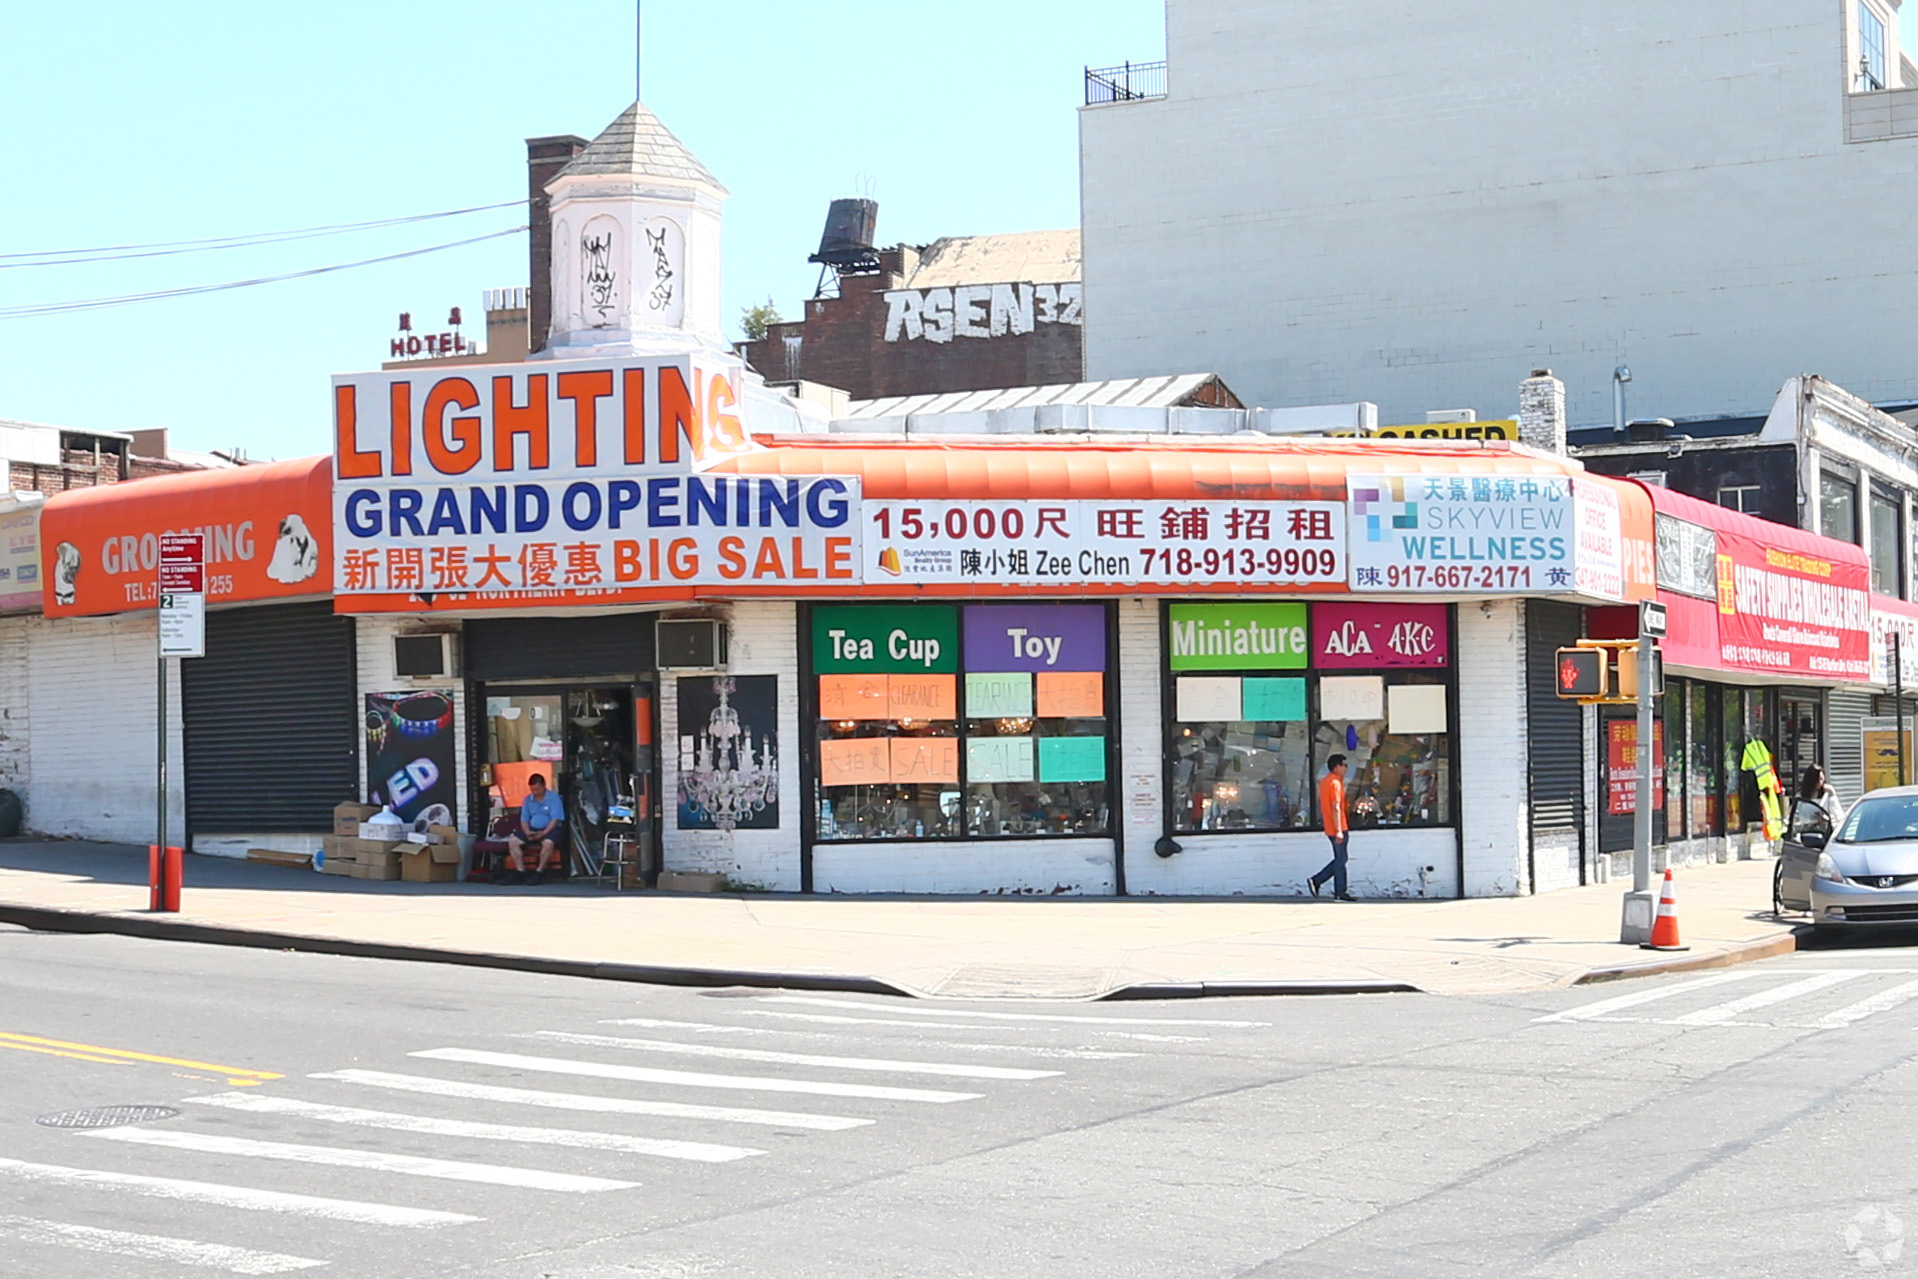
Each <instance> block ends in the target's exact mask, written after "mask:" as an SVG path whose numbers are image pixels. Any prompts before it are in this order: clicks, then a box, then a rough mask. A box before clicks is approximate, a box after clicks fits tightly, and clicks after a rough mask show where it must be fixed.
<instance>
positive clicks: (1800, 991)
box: [1667, 970, 1864, 1026]
mask: <svg viewBox="0 0 1918 1279" xmlns="http://www.w3.org/2000/svg"><path fill="white" fill-rule="evenodd" d="M1863 975H1864V974H1862V973H1859V972H1857V971H1855V970H1853V971H1849V972H1829V973H1814V974H1813V975H1812V976H1810V977H1807V978H1805V979H1804V980H1802V981H1794V982H1789V983H1787V984H1785V985H1783V986H1775V987H1773V988H1772V989H1770V990H1761V991H1759V992H1758V993H1757V994H1753V995H1747V996H1745V997H1744V998H1743V999H1734V1000H1731V1001H1730V1002H1728V1003H1723V1004H1715V1005H1713V1006H1712V1007H1710V1008H1701V1009H1699V1010H1698V1011H1697V1012H1690V1013H1685V1014H1683V1015H1682V1016H1678V1017H1673V1018H1670V1019H1669V1021H1668V1022H1667V1024H1668V1025H1673V1026H1717V1025H1720V1024H1722V1023H1724V1022H1728V1021H1735V1020H1737V1019H1738V1018H1739V1017H1741V1016H1743V1015H1744V1014H1746V1013H1749V1012H1755V1011H1757V1010H1758V1009H1760V1008H1769V1007H1771V1006H1772V1005H1773V1004H1782V1003H1784V1002H1785V1001H1786V1000H1788V999H1796V998H1798V997H1799V996H1800V995H1811V994H1816V993H1817V992H1818V991H1821V990H1825V989H1827V988H1829V987H1832V986H1836V985H1838V984H1839V983H1840V982H1847V981H1850V980H1851V979H1852V978H1854V977H1861V976H1863Z"/></svg>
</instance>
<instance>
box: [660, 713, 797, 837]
mask: <svg viewBox="0 0 1918 1279" xmlns="http://www.w3.org/2000/svg"><path fill="white" fill-rule="evenodd" d="M713 691H714V692H716V693H718V694H719V705H717V706H715V707H714V708H713V713H712V718H711V719H709V720H708V721H707V722H706V727H705V729H704V730H703V731H702V732H700V733H699V734H698V735H697V736H695V737H694V739H693V766H692V768H691V769H689V770H687V771H686V772H685V773H683V774H682V775H681V777H680V785H681V786H683V787H685V790H686V799H687V802H688V803H689V804H691V805H692V807H693V808H694V810H695V811H698V812H703V813H705V814H706V815H707V816H708V817H709V818H711V819H712V823H713V827H714V828H715V829H716V830H733V829H735V828H736V827H738V826H739V824H740V823H741V822H744V821H748V820H750V819H751V818H752V816H753V815H754V814H755V813H757V812H759V811H760V810H761V809H763V808H765V807H766V805H768V804H770V803H772V802H773V801H774V800H775V799H777V798H778V796H779V756H778V748H777V746H776V744H775V743H774V741H773V739H772V738H771V737H767V738H766V739H764V740H763V741H762V740H760V739H759V738H757V737H756V736H755V735H754V734H753V733H752V731H751V730H749V729H745V728H742V727H741V726H740V723H739V712H738V711H736V710H734V709H733V705H732V695H733V694H734V693H735V692H736V691H738V689H737V685H736V684H735V683H734V681H733V678H732V677H731V676H729V675H722V676H719V677H717V678H715V679H714V680H713Z"/></svg>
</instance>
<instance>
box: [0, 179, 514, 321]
mask: <svg viewBox="0 0 1918 1279" xmlns="http://www.w3.org/2000/svg"><path fill="white" fill-rule="evenodd" d="M515 203H517V201H516V202H515ZM524 230H526V228H525V227H524V226H516V227H508V228H506V229H505V230H503V231H489V232H488V233H487V234H485V235H476V236H472V237H471V238H469V239H465V240H452V241H449V242H447V243H445V244H432V245H428V246H427V247H425V248H423V249H408V250H406V251H405V252H404V253H387V254H383V255H382V256H380V257H377V258H362V259H360V260H359V261H358V262H339V263H335V264H334V265H332V266H316V267H311V268H309V269H307V270H305V271H288V272H287V273H286V274H284V275H263V276H259V277H256V278H254V279H251V280H229V281H227V282H226V283H224V284H194V285H188V286H186V287H185V288H178V289H159V290H156V291H154V292H152V293H127V294H122V295H121V296H119V297H104V298H81V299H76V300H74V301H70V302H36V303H29V304H27V305H24V306H8V307H0V320H20V319H27V318H29V317H32V316H41V315H62V314H66V313H68V312H72V311H101V310H105V309H107V308H109V307H117V306H132V305H134V304H136V303H139V302H157V301H160V300H161V299H163V298H179V297H188V296H191V295H193V294H197V293H218V292H221V291H223V290H226V289H250V288H253V287H254V286H256V285H261V284H279V283H281V282H282V281H285V280H299V279H304V278H305V277H307V276H310V275H326V274H328V273H329V272H332V271H350V270H352V269H353V268H355V267H362V266H375V265H378V264H379V263H381V262H398V261H399V260H400V259H402V258H417V257H419V256H421V255H422V254H427V253H438V252H440V251H441V250H443V249H457V248H461V247H464V246H465V245H468V244H478V243H480V242H481V241H483V240H497V239H499V238H500V237H502V236H508V235H518V234H519V233H520V232H521V231H524Z"/></svg>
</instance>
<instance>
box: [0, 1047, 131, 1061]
mask: <svg viewBox="0 0 1918 1279" xmlns="http://www.w3.org/2000/svg"><path fill="white" fill-rule="evenodd" d="M0 1048H17V1049H19V1050H20V1051H21V1052H23V1053H45V1054H46V1055H47V1056H49V1057H71V1058H73V1059H74V1060H75V1061H97V1062H99V1063H100V1064H101V1065H103V1066H131V1065H132V1064H133V1063H132V1062H130V1061H120V1060H118V1059H116V1058H113V1057H95V1056H93V1055H92V1054H91V1053H63V1052H61V1051H60V1050H59V1049H58V1048H35V1047H34V1046H33V1045H32V1044H9V1043H5V1042H0Z"/></svg>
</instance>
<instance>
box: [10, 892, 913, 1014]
mask: <svg viewBox="0 0 1918 1279" xmlns="http://www.w3.org/2000/svg"><path fill="white" fill-rule="evenodd" d="M0 923H4V924H18V925H20V926H21V927H22V928H29V929H32V930H34V931H36V932H48V933H113V934H118V935H120V936H125V937H144V938H148V939H150V940H154V941H186V942H199V943H201V944H203V945H208V946H249V947H254V948H256V949H260V950H293V951H301V952H304V953H307V954H314V955H346V956H351V957H354V958H358V959H401V960H411V961H414V962H417V963H429V964H458V965H462V966H465V967H468V968H501V969H508V970H512V971H517V972H528V973H543V974H546V975H549V976H557V977H588V978H592V979H594V980H598V981H630V982H641V983H645V984H648V985H655V986H756V987H763V988H768V989H776V990H824V991H834V992H837V993H840V994H860V995H894V996H898V997H900V998H903V999H911V998H913V995H912V992H910V991H907V990H904V989H902V988H900V987H898V986H894V985H892V984H891V983H889V982H883V981H880V980H879V979H878V978H876V977H835V976H831V975H828V974H820V973H760V972H745V971H738V970H734V969H728V968H675V967H668V966H662V965H653V964H601V963H594V962H592V961H591V960H572V959H541V958H539V957H537V956H533V955H503V954H491V953H488V952H485V951H470V950H445V949H442V948H439V947H434V946H402V945H394V944H390V943H386V942H363V941H353V940H350V939H345V938H335V937H308V936H304V935H302V934H299V933H275V932H265V931H260V930H255V929H247V928H221V927H219V926H217V925H213V924H189V923H185V922H183V921H180V920H173V919H155V918H149V917H143V916H138V915H98V914H92V913H90V912H87V911H77V910H59V909H56V908H53V907H47V906H15V905H10V904H7V903H4V902H0Z"/></svg>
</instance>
